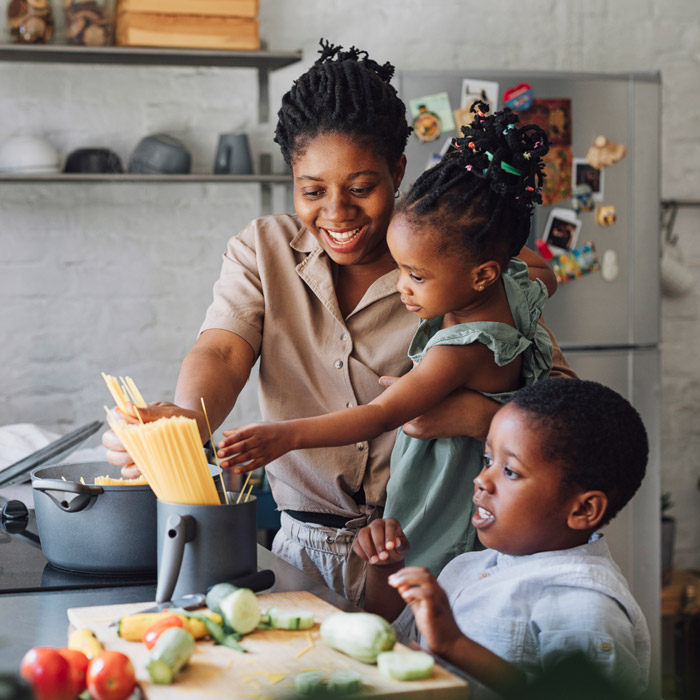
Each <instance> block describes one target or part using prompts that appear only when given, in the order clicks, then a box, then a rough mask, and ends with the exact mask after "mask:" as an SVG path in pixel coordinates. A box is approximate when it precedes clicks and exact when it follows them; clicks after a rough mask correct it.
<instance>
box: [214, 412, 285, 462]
mask: <svg viewBox="0 0 700 700" xmlns="http://www.w3.org/2000/svg"><path fill="white" fill-rule="evenodd" d="M292 433H293V431H292V430H291V429H290V427H289V426H288V425H287V423H286V422H285V421H280V422H278V423H250V424H249V425H244V426H243V427H242V428H236V429H235V430H224V431H223V435H224V439H223V440H221V441H220V442H219V444H218V446H217V447H218V449H217V451H216V454H217V455H218V457H219V458H220V459H222V460H223V461H222V462H221V467H222V468H223V469H230V468H233V471H234V472H235V473H236V474H245V472H250V471H253V470H254V469H259V468H260V467H264V466H265V465H266V464H269V463H270V462H272V461H273V460H275V459H277V458H278V457H281V456H282V455H283V454H286V453H287V452H290V451H291V450H293V449H295V445H294V441H293V439H292Z"/></svg>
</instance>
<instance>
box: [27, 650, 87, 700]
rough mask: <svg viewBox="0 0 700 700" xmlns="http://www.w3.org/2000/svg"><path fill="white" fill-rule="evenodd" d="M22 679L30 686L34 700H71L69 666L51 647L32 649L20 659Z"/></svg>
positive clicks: (71, 680) (71, 689)
mask: <svg viewBox="0 0 700 700" xmlns="http://www.w3.org/2000/svg"><path fill="white" fill-rule="evenodd" d="M19 672H20V675H21V676H22V678H24V679H25V680H26V681H28V682H29V685H31V686H32V690H33V691H34V695H35V697H36V700H73V698H75V695H74V693H73V677H72V676H71V670H70V664H69V663H68V661H67V660H66V659H65V658H64V657H63V656H61V654H59V652H58V650H57V649H53V648H51V647H33V648H32V649H30V650H29V651H28V652H27V653H26V654H25V655H24V657H23V658H22V663H21V664H20V667H19Z"/></svg>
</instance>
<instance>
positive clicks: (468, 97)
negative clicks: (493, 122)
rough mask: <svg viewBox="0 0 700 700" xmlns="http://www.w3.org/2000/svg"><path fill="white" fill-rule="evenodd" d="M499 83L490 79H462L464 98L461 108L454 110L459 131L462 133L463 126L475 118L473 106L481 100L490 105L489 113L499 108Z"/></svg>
mask: <svg viewBox="0 0 700 700" xmlns="http://www.w3.org/2000/svg"><path fill="white" fill-rule="evenodd" d="M498 92H499V84H498V83H495V82H493V81H490V80H475V79H472V78H464V79H463V80H462V99H461V103H460V106H459V109H456V110H455V111H454V112H453V116H454V120H455V123H456V125H457V131H458V132H459V133H460V135H461V130H462V127H463V126H469V125H470V124H471V123H472V121H473V120H474V113H473V112H472V111H471V109H470V108H471V106H472V105H473V104H474V103H475V102H478V101H479V100H481V102H485V103H486V104H487V105H488V106H489V113H490V114H493V113H494V112H495V111H496V110H497V109H498Z"/></svg>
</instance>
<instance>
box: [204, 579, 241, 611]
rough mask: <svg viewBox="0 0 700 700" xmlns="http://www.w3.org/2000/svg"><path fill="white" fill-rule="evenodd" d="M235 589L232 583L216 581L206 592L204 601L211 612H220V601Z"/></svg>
mask: <svg viewBox="0 0 700 700" xmlns="http://www.w3.org/2000/svg"><path fill="white" fill-rule="evenodd" d="M235 590H237V588H236V586H234V585H233V584H232V583H228V582H225V583H217V584H215V585H213V586H212V587H211V588H210V589H209V592H208V593H207V597H206V603H207V607H208V608H209V610H211V611H212V612H218V613H219V614H221V601H222V600H223V599H224V598H225V597H226V596H227V595H230V594H231V593H233V592H234V591H235Z"/></svg>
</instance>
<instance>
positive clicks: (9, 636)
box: [0, 545, 358, 673]
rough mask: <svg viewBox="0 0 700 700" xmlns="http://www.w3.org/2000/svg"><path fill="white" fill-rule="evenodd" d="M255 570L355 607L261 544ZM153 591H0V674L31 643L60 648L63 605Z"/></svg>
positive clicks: (281, 586)
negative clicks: (7, 592)
mask: <svg viewBox="0 0 700 700" xmlns="http://www.w3.org/2000/svg"><path fill="white" fill-rule="evenodd" d="M258 568H259V569H272V570H273V571H274V572H275V585H274V586H273V587H272V588H270V589H268V590H267V591H265V592H266V593H273V592H282V591H308V592H309V593H313V594H314V595H316V596H318V597H319V598H321V599H323V600H325V601H326V602H328V603H330V604H331V605H335V606H336V607H337V608H340V609H341V610H347V611H357V610H358V608H357V607H355V606H354V605H353V604H352V603H350V602H349V601H348V600H346V599H345V598H343V597H341V596H339V595H338V594H336V593H334V592H333V591H331V590H330V589H329V588H327V587H326V586H325V585H324V584H323V583H321V582H320V581H315V580H313V579H311V578H310V577H308V576H307V575H306V574H303V573H302V572H301V571H299V570H298V569H296V568H295V567H293V566H292V565H290V564H288V563H287V562H285V561H283V560H282V559H280V558H279V557H277V556H276V555H274V554H272V552H270V551H269V550H267V549H265V548H264V547H262V546H261V545H258ZM155 595H156V589H155V586H133V587H132V586H128V587H119V588H101V589H87V590H79V591H46V592H41V593H36V592H32V593H9V594H4V595H0V673H17V672H18V670H19V665H20V662H21V660H22V657H23V656H24V654H25V652H26V651H27V650H28V649H30V648H31V647H33V646H56V647H59V646H65V644H66V642H67V638H68V618H67V616H66V610H67V609H68V608H76V607H84V606H91V605H111V604H115V603H138V602H142V601H152V600H154V599H155Z"/></svg>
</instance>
